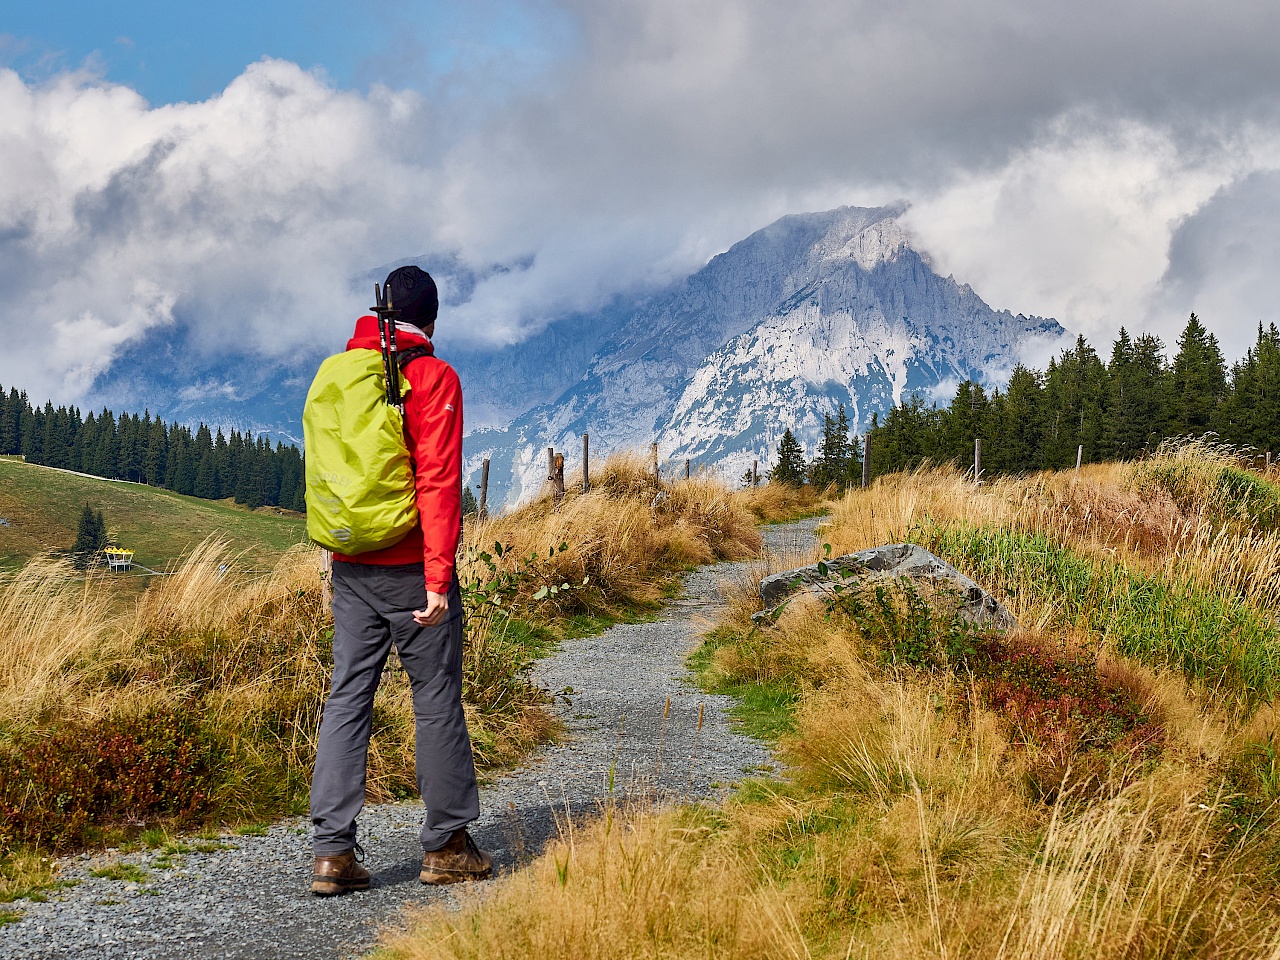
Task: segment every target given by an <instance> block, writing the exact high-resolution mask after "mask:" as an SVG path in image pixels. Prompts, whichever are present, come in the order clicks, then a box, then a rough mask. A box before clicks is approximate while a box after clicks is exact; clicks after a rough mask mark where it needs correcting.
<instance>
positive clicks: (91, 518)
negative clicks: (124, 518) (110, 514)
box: [71, 503, 107, 570]
mask: <svg viewBox="0 0 1280 960" xmlns="http://www.w3.org/2000/svg"><path fill="white" fill-rule="evenodd" d="M106 545H107V524H106V521H105V520H103V518H102V511H100V510H94V509H93V508H92V507H91V506H89V504H87V503H86V504H85V505H84V509H83V510H81V511H80V526H79V528H78V529H77V531H76V542H75V545H74V546H72V548H71V558H72V562H73V563H74V564H75V565H76V567H77V568H78V569H80V570H85V569H87V568H88V567H89V565H90V564H91V563H93V559H94V557H96V556H97V555H98V553H99V552H100V551H101V550H102V548H103V547H105V546H106Z"/></svg>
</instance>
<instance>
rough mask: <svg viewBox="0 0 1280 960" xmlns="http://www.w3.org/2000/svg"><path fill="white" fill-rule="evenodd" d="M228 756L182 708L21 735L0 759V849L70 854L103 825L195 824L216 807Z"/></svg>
mask: <svg viewBox="0 0 1280 960" xmlns="http://www.w3.org/2000/svg"><path fill="white" fill-rule="evenodd" d="M225 759H226V747H225V745H224V744H222V743H220V742H219V740H218V738H217V737H215V736H211V735H210V734H209V732H208V731H207V730H205V729H204V728H203V726H202V725H201V723H200V722H199V720H198V719H196V718H195V717H193V716H192V715H191V714H190V713H189V712H188V711H186V710H184V709H181V708H178V709H174V710H169V711H165V712H151V713H147V714H144V715H141V716H125V717H113V718H108V719H104V720H102V721H100V722H98V723H93V724H64V725H61V726H60V727H58V728H57V729H55V730H54V731H52V732H51V733H49V734H48V735H27V736H24V737H22V738H20V739H18V740H16V741H14V742H12V743H10V744H8V745H7V746H6V747H5V748H4V750H3V751H2V752H0V846H4V847H8V846H10V845H12V844H14V843H16V842H18V841H22V842H26V843H31V844H34V845H37V846H40V847H42V848H44V849H48V850H65V849H67V848H70V847H75V846H82V845H85V844H89V843H93V842H95V841H97V840H98V839H99V838H100V837H101V835H102V832H101V831H102V825H104V824H109V823H118V822H121V821H124V822H129V823H143V822H146V821H154V820H157V819H161V818H163V819H164V820H165V821H166V822H171V823H175V824H190V823H194V822H196V821H198V820H199V819H200V818H202V817H203V816H204V815H205V814H207V813H208V812H209V811H210V809H211V808H212V807H213V806H214V805H215V803H216V795H217V792H218V787H219V784H220V781H221V778H222V774H221V772H220V771H221V769H222V766H223V763H224V761H225Z"/></svg>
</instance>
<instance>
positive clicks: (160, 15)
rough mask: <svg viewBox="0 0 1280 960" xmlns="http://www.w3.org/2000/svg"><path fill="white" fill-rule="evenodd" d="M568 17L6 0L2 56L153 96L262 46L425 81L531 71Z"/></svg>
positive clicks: (210, 85)
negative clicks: (468, 72) (484, 70)
mask: <svg viewBox="0 0 1280 960" xmlns="http://www.w3.org/2000/svg"><path fill="white" fill-rule="evenodd" d="M568 24H569V21H568V18H567V17H565V16H564V15H563V14H559V13H557V12H556V11H555V10H554V9H553V8H551V7H549V6H546V5H538V4H524V3H520V2H518V0H496V2H478V3H476V2H473V3H452V4H451V3H440V2H429V0H369V2H364V3H358V4H356V3H343V2H339V0H305V2H304V0H265V2H264V0H257V2H255V0H222V2H218V3H199V4H197V3H182V2H179V3H173V2H160V0H151V2H136V0H135V2H127V3H122V2H101V0H96V2H95V0H44V2H43V3H33V2H29V0H16V2H15V0H4V2H3V3H2V4H0V66H9V67H12V68H14V69H16V70H17V71H18V73H19V74H20V75H21V76H22V77H23V78H24V79H26V80H28V81H29V82H37V83H38V82H41V81H43V80H45V79H47V78H49V77H50V76H53V75H56V74H57V73H59V72H61V71H66V70H74V69H79V68H86V67H87V68H88V69H89V70H90V71H91V72H93V73H96V74H99V75H101V76H102V77H103V78H104V79H105V80H108V81H110V82H113V83H121V84H124V85H126V86H129V87H132V88H133V89H135V90H137V91H138V92H140V93H141V94H142V95H143V96H145V97H146V98H147V99H148V100H149V101H150V102H151V103H152V104H155V105H159V104H165V103H172V102H176V101H196V100H204V99H207V98H208V97H210V96H213V95H215V94H217V93H219V92H220V91H222V90H223V89H224V88H225V87H226V86H227V84H228V83H230V82H231V81H232V80H233V79H234V78H235V77H237V76H239V75H240V74H241V73H242V72H243V71H244V68H245V67H246V66H247V65H248V64H250V63H253V62H254V61H256V60H260V59H262V58H263V57H274V58H278V59H283V60H289V61H292V62H294V63H297V64H298V65H299V66H301V67H303V68H304V69H313V68H316V67H320V68H323V70H324V71H325V72H326V73H327V74H328V76H329V78H330V80H331V82H333V83H334V84H335V85H337V86H340V87H348V88H351V87H354V88H357V89H364V88H367V87H368V86H369V84H371V83H384V84H387V85H389V86H392V87H396V88H402V87H407V88H416V89H433V88H438V86H439V84H440V81H442V80H444V79H446V78H448V77H449V76H450V75H451V74H454V73H457V72H458V71H459V70H460V69H462V68H468V67H474V66H475V65H477V64H483V63H491V64H493V65H494V66H495V71H496V73H497V74H498V75H499V76H501V77H502V78H503V79H504V81H505V82H511V81H512V75H513V73H515V74H521V75H524V76H526V77H527V75H528V74H529V72H530V71H537V70H540V69H541V68H543V67H545V66H546V65H547V64H549V63H550V62H552V61H553V60H554V59H555V58H556V57H557V56H559V55H560V54H561V53H562V52H563V51H564V49H565V48H566V46H567V45H568V42H569V41H568V38H569V37H570V36H571V31H570V30H569V29H568Z"/></svg>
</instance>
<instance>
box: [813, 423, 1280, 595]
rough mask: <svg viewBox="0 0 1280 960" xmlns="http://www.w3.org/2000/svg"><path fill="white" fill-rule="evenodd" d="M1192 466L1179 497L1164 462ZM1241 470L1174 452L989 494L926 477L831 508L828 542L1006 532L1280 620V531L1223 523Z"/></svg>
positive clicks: (932, 472) (1205, 455)
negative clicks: (969, 529) (983, 529)
mask: <svg viewBox="0 0 1280 960" xmlns="http://www.w3.org/2000/svg"><path fill="white" fill-rule="evenodd" d="M1187 463H1192V464H1194V469H1192V468H1187V470H1186V476H1187V477H1189V479H1184V480H1183V482H1181V483H1180V484H1178V489H1177V490H1171V489H1170V486H1172V484H1170V483H1168V481H1167V479H1165V478H1160V477H1159V474H1158V473H1157V470H1158V468H1159V467H1160V466H1161V465H1162V464H1168V465H1171V466H1172V469H1173V470H1179V471H1181V468H1182V467H1183V466H1184V464H1187ZM1233 466H1234V461H1233V459H1232V458H1230V457H1228V456H1227V455H1225V454H1221V453H1215V452H1214V450H1213V448H1208V449H1205V448H1202V447H1187V448H1171V449H1170V451H1169V452H1168V453H1167V454H1165V455H1162V457H1157V458H1153V459H1152V460H1149V461H1144V462H1141V463H1139V464H1119V463H1116V464H1097V465H1092V466H1089V467H1085V468H1083V469H1081V470H1080V471H1079V472H1078V473H1076V472H1072V471H1062V472H1057V473H1039V474H1035V475H1033V476H1030V477H1000V478H997V479H995V480H993V481H990V482H987V483H984V484H982V485H981V486H974V484H973V482H972V481H971V480H966V479H965V477H964V475H963V474H962V473H961V472H960V471H958V470H956V469H955V468H953V467H950V466H944V467H923V468H921V469H919V470H916V471H913V472H908V473H900V474H892V475H890V476H886V477H881V478H878V479H877V480H876V481H874V482H873V483H872V485H871V486H870V487H869V488H868V489H867V490H854V491H850V492H849V493H848V494H847V495H846V496H845V497H844V499H842V500H841V501H839V502H838V503H837V504H836V505H835V507H834V508H833V509H832V511H831V519H830V522H829V523H828V524H827V526H826V527H825V528H824V535H825V537H826V539H827V540H829V541H830V542H831V544H832V546H833V547H834V549H835V551H836V552H837V553H847V552H852V551H854V550H862V549H865V548H867V547H872V546H877V545H879V544H883V543H894V542H900V541H903V540H910V539H912V537H913V536H914V532H915V531H918V530H919V529H920V528H921V527H924V526H928V525H951V524H957V523H969V524H974V525H978V526H993V527H1000V528H1003V529H1008V530H1012V531H1015V532H1019V533H1028V534H1040V535H1044V536H1048V537H1051V538H1052V539H1053V540H1055V541H1056V542H1058V543H1061V544H1063V545H1066V546H1069V547H1071V548H1072V549H1073V550H1075V551H1077V552H1079V553H1081V554H1082V555H1085V556H1090V557H1094V558H1099V559H1107V560H1116V561H1120V562H1122V563H1125V564H1127V565H1129V566H1131V567H1133V568H1134V569H1138V570H1143V571H1145V572H1150V573H1156V574H1159V575H1161V576H1163V577H1165V578H1167V579H1170V580H1178V581H1182V580H1187V581H1191V582H1193V583H1195V584H1197V585H1199V586H1202V587H1205V588H1208V589H1212V590H1218V591H1224V592H1228V593H1230V594H1233V595H1238V596H1241V597H1244V598H1245V599H1247V600H1249V601H1251V602H1253V603H1255V604H1257V605H1259V606H1261V607H1263V608H1264V609H1270V610H1280V533H1278V532H1276V531H1275V530H1258V529H1254V528H1251V527H1249V526H1247V525H1243V524H1241V523H1240V522H1239V518H1238V515H1236V514H1234V513H1230V514H1228V515H1226V517H1225V518H1224V516H1223V514H1222V512H1221V510H1220V509H1219V506H1218V505H1219V503H1220V502H1221V500H1222V491H1221V490H1220V489H1219V488H1218V486H1217V485H1219V484H1220V483H1221V478H1222V474H1223V471H1224V470H1225V469H1227V468H1229V467H1233ZM1157 478H1158V479H1157ZM1215 478H1216V479H1215ZM1180 479H1181V478H1180Z"/></svg>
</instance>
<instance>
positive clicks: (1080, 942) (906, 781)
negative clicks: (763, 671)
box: [378, 604, 1280, 960]
mask: <svg viewBox="0 0 1280 960" xmlns="http://www.w3.org/2000/svg"><path fill="white" fill-rule="evenodd" d="M774 642H775V645H776V646H777V647H778V648H785V649H787V650H789V651H792V653H791V656H792V657H799V658H802V659H804V660H805V661H806V664H805V665H804V666H803V667H800V668H798V669H797V668H794V667H791V668H789V669H792V670H793V671H794V672H797V673H798V674H800V675H802V676H803V677H804V678H805V681H806V683H805V688H806V692H805V695H804V697H803V698H802V700H801V703H800V705H799V707H798V710H797V715H796V721H797V730H796V734H795V736H794V737H792V738H790V739H788V740H786V741H785V742H784V744H783V756H784V758H785V759H786V760H787V762H788V764H789V770H790V778H789V779H788V780H786V781H781V782H774V783H762V784H757V785H755V786H753V787H751V788H749V789H748V790H747V791H745V792H744V793H743V794H742V795H741V796H740V797H739V798H738V799H737V800H736V801H733V802H731V803H729V804H728V805H726V807H725V808H724V809H723V810H721V811H719V812H713V811H709V810H705V809H701V808H684V809H681V810H676V811H668V812H665V813H659V814H645V813H633V814H631V815H626V814H625V812H621V811H617V810H612V809H607V810H605V811H604V814H603V816H602V817H601V819H600V820H598V821H596V822H594V823H591V824H588V825H578V826H574V825H572V824H570V825H567V826H566V827H565V829H563V830H562V834H561V837H560V839H559V840H558V841H556V842H553V843H552V844H551V846H550V847H549V848H548V850H547V851H546V852H545V853H544V854H543V855H542V856H541V857H539V858H538V859H537V860H536V861H535V862H534V863H533V864H532V866H531V867H530V868H528V869H526V870H522V871H519V872H517V873H515V874H513V875H511V876H509V877H507V878H504V879H502V880H499V881H497V882H496V883H495V884H494V885H493V886H492V887H491V888H488V889H485V890H483V891H477V892H475V893H473V894H472V895H471V896H470V897H469V898H466V899H464V901H463V905H462V908H461V910H452V909H444V908H428V909H426V910H424V911H421V912H419V913H417V914H415V915H414V916H413V918H412V922H411V925H410V929H409V930H408V931H407V932H398V933H393V934H388V935H387V936H386V937H384V940H383V949H382V950H381V951H380V952H379V954H378V956H379V957H380V958H382V960H391V958H396V960H401V958H403V960H409V958H412V960H425V958H477V960H478V958H531V957H543V956H566V957H590V958H602V960H603V958H628V960H629V958H642V957H655V956H657V957H673V958H674V957H686V956H711V957H724V958H757V957H779V956H782V957H846V956H860V957H877V958H879V957H887V958H902V960H906V958H915V957H938V958H956V957H983V958H987V957H1008V958H1026V960H1033V958H1034V960H1039V958H1044V957H1062V958H1087V957H1105V958H1116V960H1120V958H1134V957H1141V958H1146V957H1150V958H1156V957H1168V956H1189V957H1240V958H1243V957H1255V956H1273V955H1276V954H1275V953H1274V951H1276V949H1277V946H1278V945H1280V910H1278V909H1277V904H1276V902H1275V898H1274V896H1273V893H1272V890H1271V885H1270V882H1269V881H1268V880H1267V879H1266V874H1265V873H1263V872H1262V871H1261V870H1260V867H1261V865H1262V864H1263V863H1264V862H1265V859H1264V858H1262V857H1261V855H1260V854H1259V852H1258V849H1257V846H1256V844H1252V843H1251V842H1249V841H1246V842H1244V843H1241V842H1240V841H1239V839H1238V838H1232V837H1231V836H1229V835H1228V834H1224V833H1223V830H1222V818H1223V816H1224V808H1223V802H1222V801H1223V797H1222V796H1221V795H1220V794H1219V793H1217V792H1215V787H1214V785H1213V771H1214V769H1215V767H1216V761H1215V759H1214V758H1205V757H1201V756H1197V755H1196V752H1195V751H1196V747H1198V746H1199V744H1192V743H1190V742H1188V743H1187V744H1186V747H1187V749H1185V750H1174V751H1172V753H1171V754H1170V755H1168V756H1167V757H1166V759H1165V761H1164V762H1163V763H1162V764H1161V765H1160V766H1159V767H1157V768H1155V769H1153V770H1149V771H1147V772H1146V773H1143V774H1140V775H1138V776H1137V777H1130V778H1129V782H1130V785H1129V786H1127V787H1122V788H1120V789H1119V790H1118V791H1114V792H1108V791H1102V792H1100V793H1098V794H1096V798H1095V799H1094V800H1093V801H1092V802H1086V803H1083V804H1082V803H1081V802H1080V800H1081V798H1077V797H1073V796H1064V797H1062V798H1061V799H1060V800H1059V801H1058V802H1057V803H1055V804H1053V805H1050V806H1045V805H1044V804H1041V803H1038V802H1036V801H1035V800H1034V799H1033V798H1032V797H1031V796H1029V795H1028V792H1027V790H1026V787H1025V774H1026V771H1027V769H1028V766H1029V764H1030V762H1031V759H1032V758H1031V757H1030V756H1029V754H1028V752H1027V750H1026V749H1025V748H1023V747H1018V746H1015V745H1014V744H1011V742H1010V741H1009V739H1008V736H1007V733H1006V731H1005V727H1004V725H1003V723H1002V722H1001V720H1000V719H999V718H998V717H997V716H996V715H994V714H993V713H991V712H989V711H987V710H986V709H984V708H982V707H980V706H976V705H974V703H973V702H972V700H971V699H970V700H965V698H963V697H960V696H959V694H960V693H962V689H961V688H962V687H963V685H964V683H965V681H964V680H963V679H962V678H957V679H947V678H945V677H936V676H935V677H922V676H916V675H902V676H897V675H894V674H891V673H890V674H886V673H885V672H884V671H883V670H882V669H880V668H878V667H876V666H875V665H874V664H873V663H871V662H869V661H868V660H867V659H866V655H867V653H868V651H867V650H866V649H865V646H864V642H863V640H862V638H860V637H859V635H858V633H857V631H856V630H853V629H846V628H843V627H840V626H839V625H836V626H834V627H833V625H832V623H831V622H830V621H829V620H828V619H827V618H826V617H825V615H824V612H823V611H822V609H821V608H820V607H816V606H814V605H812V604H808V605H806V604H800V605H796V606H794V607H792V608H790V609H789V610H788V611H787V612H786V613H785V614H784V615H783V617H782V619H781V621H780V625H779V630H778V631H777V637H776V639H775V641H774ZM780 655H781V654H780ZM1139 680H1143V678H1139ZM1139 680H1135V681H1134V682H1135V685H1136V684H1138V683H1139ZM1144 682H1146V683H1149V687H1148V688H1145V695H1146V696H1148V697H1150V698H1152V699H1154V700H1157V701H1161V702H1163V703H1165V705H1166V709H1167V711H1169V712H1170V713H1173V712H1176V711H1178V710H1188V709H1190V710H1194V709H1195V708H1194V706H1192V705H1190V704H1189V703H1188V702H1187V701H1185V700H1183V699H1182V698H1181V696H1180V691H1179V690H1178V689H1177V688H1176V686H1172V685H1162V682H1161V681H1159V680H1157V679H1155V678H1153V677H1151V676H1149V675H1147V676H1146V677H1145V680H1144ZM957 702H964V703H965V704H966V706H965V708H964V709H962V710H958V711H957V710H956V709H953V708H951V707H949V706H948V705H949V704H955V703H957ZM1204 739H1205V742H1208V741H1213V742H1216V743H1218V744H1219V745H1221V741H1222V737H1221V735H1220V734H1218V735H1216V736H1210V737H1208V738H1204Z"/></svg>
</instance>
